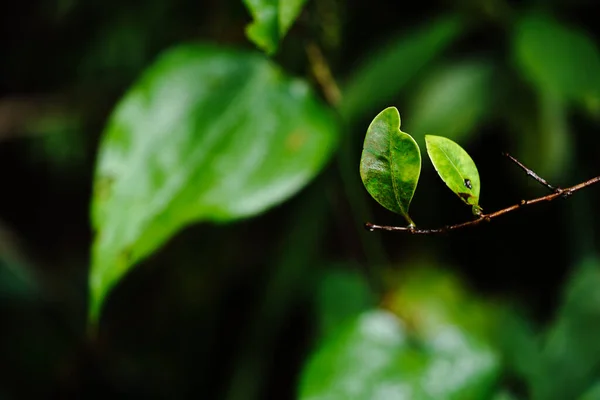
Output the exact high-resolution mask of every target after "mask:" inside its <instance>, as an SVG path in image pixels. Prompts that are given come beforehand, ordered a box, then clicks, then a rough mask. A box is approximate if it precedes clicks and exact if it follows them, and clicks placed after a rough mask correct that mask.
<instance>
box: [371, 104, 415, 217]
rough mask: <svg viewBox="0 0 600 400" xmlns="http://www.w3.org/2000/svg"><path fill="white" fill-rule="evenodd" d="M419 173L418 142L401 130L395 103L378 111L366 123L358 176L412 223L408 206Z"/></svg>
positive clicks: (391, 209) (383, 202)
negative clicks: (370, 120)
mask: <svg viewBox="0 0 600 400" xmlns="http://www.w3.org/2000/svg"><path fill="white" fill-rule="evenodd" d="M420 174H421V152H420V151H419V146H418V145H417V142H415V140H414V139H413V138H412V137H411V136H410V135H409V134H407V133H404V132H402V131H401V130H400V114H399V113H398V109H396V107H388V108H386V109H385V110H383V111H382V112H380V113H379V114H378V115H377V116H376V117H375V119H373V121H372V122H371V124H370V125H369V128H368V129H367V135H366V137H365V142H364V146H363V151H362V156H361V160H360V177H361V178H362V181H363V184H364V185H365V188H366V189H367V191H368V192H369V194H370V195H371V196H373V198H374V199H375V200H376V201H377V202H378V203H379V204H381V205H382V206H384V207H385V208H387V209H388V210H390V211H393V212H395V213H398V214H400V215H402V216H403V217H404V218H405V219H406V221H407V222H408V223H409V225H414V223H413V221H412V220H411V219H410V217H409V215H408V207H409V206H410V202H411V200H412V197H413V195H414V193H415V189H416V188H417V183H418V181H419V175H420Z"/></svg>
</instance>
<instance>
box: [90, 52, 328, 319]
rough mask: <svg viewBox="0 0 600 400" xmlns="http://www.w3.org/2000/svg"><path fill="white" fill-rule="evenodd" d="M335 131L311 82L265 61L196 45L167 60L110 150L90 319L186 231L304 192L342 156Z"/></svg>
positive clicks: (98, 183)
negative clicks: (131, 274) (137, 268)
mask: <svg viewBox="0 0 600 400" xmlns="http://www.w3.org/2000/svg"><path fill="white" fill-rule="evenodd" d="M337 129H338V126H337V121H336V119H335V117H334V115H333V113H332V112H331V110H329V109H328V108H326V107H325V106H324V104H323V103H322V102H321V101H319V100H318V99H317V97H316V96H315V95H314V93H313V92H312V91H311V90H310V88H309V87H308V85H307V84H306V83H305V82H303V81H300V80H297V79H291V78H289V77H287V76H286V75H285V74H284V73H283V72H282V71H281V70H280V69H279V68H277V67H276V66H275V65H274V64H272V63H271V62H269V61H268V60H266V59H265V58H264V57H262V56H260V55H257V54H252V53H247V52H241V51H236V50H233V49H227V48H223V47H217V46H210V45H186V46H179V47H176V48H174V49H172V50H169V51H167V52H166V53H165V54H163V55H162V56H161V57H159V59H158V61H157V62H156V63H155V64H153V65H151V66H150V67H149V69H148V70H147V71H146V72H145V73H144V74H143V76H142V77H141V79H140V80H139V81H138V82H137V83H136V84H135V85H134V87H133V88H132V89H131V90H130V91H129V92H128V93H127V94H126V95H125V97H124V98H123V99H122V100H121V102H120V103H119V104H118V105H117V107H116V109H115V111H114V113H113V115H112V116H111V118H110V120H109V123H108V126H107V128H106V131H105V132H104V136H103V139H102V142H101V145H100V151H99V155H98V164H97V167H96V176H95V183H94V186H95V188H94V194H93V203H92V215H91V217H92V224H93V228H94V230H95V231H96V237H95V242H94V245H93V251H92V266H91V272H90V278H89V281H90V296H91V301H90V321H91V322H92V323H93V322H96V320H97V318H98V315H99V312H100V307H101V305H102V303H103V301H104V298H105V296H106V295H107V293H108V292H109V291H110V290H111V288H112V287H113V286H114V285H115V284H116V283H117V282H118V281H119V280H120V279H121V278H122V277H123V276H124V274H125V273H126V272H127V271H128V270H129V269H130V268H131V267H132V266H133V265H135V264H136V263H137V262H139V261H140V260H142V259H143V258H145V257H146V256H148V255H149V254H151V253H152V252H154V251H155V250H156V249H157V248H159V247H160V246H162V245H163V244H164V243H165V242H166V241H167V240H168V239H169V238H170V237H171V236H173V235H174V234H175V233H177V232H178V231H179V230H180V229H182V228H183V227H185V226H186V225H189V224H191V223H193V222H198V221H215V222H228V221H234V220H237V219H241V218H246V217H250V216H253V215H256V214H258V213H261V212H264V211H265V210H267V209H269V208H270V207H272V206H274V205H276V204H278V203H281V202H282V201H284V200H286V199H287V198H289V197H290V196H292V195H293V194H295V193H296V192H298V191H299V190H300V189H301V188H302V187H304V186H305V185H306V184H307V183H308V182H309V181H310V180H311V179H312V178H313V177H314V176H315V175H316V174H317V173H318V172H319V171H320V169H321V168H322V167H323V166H324V164H325V162H326V161H327V159H328V158H329V157H330V155H331V154H332V153H333V150H334V148H335V145H336V140H337Z"/></svg>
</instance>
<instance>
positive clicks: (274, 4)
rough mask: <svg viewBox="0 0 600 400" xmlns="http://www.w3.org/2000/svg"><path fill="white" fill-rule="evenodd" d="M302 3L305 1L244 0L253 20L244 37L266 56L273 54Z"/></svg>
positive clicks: (296, 15)
mask: <svg viewBox="0 0 600 400" xmlns="http://www.w3.org/2000/svg"><path fill="white" fill-rule="evenodd" d="M304 3H306V0H244V4H246V7H247V8H248V10H249V11H250V14H251V15H252V18H253V22H251V23H250V24H249V25H248V26H247V27H246V35H247V36H248V38H249V39H250V40H251V41H253V42H254V43H255V44H256V45H257V46H258V47H259V48H261V49H262V50H264V51H265V52H266V53H267V54H273V53H274V52H275V51H276V50H277V46H278V44H279V42H280V41H281V40H282V39H283V37H284V36H285V34H286V33H287V31H288V30H289V29H290V27H291V26H292V24H293V22H294V20H295V19H296V17H298V15H299V14H300V11H301V10H302V7H303V6H304Z"/></svg>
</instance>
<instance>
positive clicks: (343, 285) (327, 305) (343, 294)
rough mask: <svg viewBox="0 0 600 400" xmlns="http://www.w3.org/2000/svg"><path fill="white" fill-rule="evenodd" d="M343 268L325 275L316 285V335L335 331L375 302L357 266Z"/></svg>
mask: <svg viewBox="0 0 600 400" xmlns="http://www.w3.org/2000/svg"><path fill="white" fill-rule="evenodd" d="M344 267H345V268H343V269H342V266H340V267H337V268H335V269H328V270H327V271H325V272H324V273H323V274H322V276H321V279H320V282H319V285H318V297H317V307H318V316H319V321H320V323H319V331H320V333H321V334H322V335H328V334H329V333H330V332H333V331H335V330H337V329H338V328H340V327H342V326H344V323H345V322H346V321H348V320H351V319H352V318H355V317H356V316H357V315H359V314H360V313H362V312H363V311H366V310H368V309H370V308H371V307H373V306H374V305H375V298H374V296H373V293H372V291H371V289H370V288H369V286H368V285H367V282H366V281H365V277H364V274H360V273H358V272H357V271H358V266H354V265H349V266H347V265H344ZM350 268H355V270H354V271H352V270H350Z"/></svg>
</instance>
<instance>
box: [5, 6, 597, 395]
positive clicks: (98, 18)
mask: <svg viewBox="0 0 600 400" xmlns="http://www.w3.org/2000/svg"><path fill="white" fill-rule="evenodd" d="M484 3H485V4H488V3H489V4H496V5H499V7H506V8H507V9H511V10H513V11H514V10H521V9H527V8H528V7H536V6H537V5H536V2H533V1H529V2H528V1H511V2H500V1H498V2H477V1H466V0H465V1H458V2H451V1H436V2H412V3H406V2H389V1H382V0H371V1H368V2H366V1H358V0H354V1H346V2H344V1H341V0H337V1H336V0H321V1H310V2H309V3H308V4H307V6H306V9H305V10H304V12H303V14H302V15H301V16H300V18H299V19H298V21H297V22H296V24H295V25H294V27H293V28H292V30H291V31H290V33H289V34H288V36H287V37H286V39H285V40H284V41H283V43H282V45H281V49H280V51H279V52H278V53H277V55H276V56H275V57H274V58H275V60H276V62H277V63H279V64H280V65H281V66H282V67H283V68H284V69H285V70H286V71H288V72H289V73H291V74H294V75H298V76H305V77H306V78H307V79H309V80H311V82H313V84H314V87H315V88H316V89H317V90H318V85H317V84H316V83H315V82H314V78H313V77H312V76H311V75H310V71H309V68H308V63H307V59H306V55H305V53H304V52H303V51H302V44H303V43H305V41H306V40H308V39H312V40H316V41H317V42H318V43H319V44H320V45H321V47H322V49H323V52H324V54H325V56H326V57H327V59H328V60H329V61H330V64H331V68H332V71H333V73H334V76H335V77H336V78H337V79H338V81H339V82H340V83H341V84H342V87H343V82H344V79H345V78H347V77H348V76H350V74H351V72H352V71H353V69H354V68H355V67H356V66H357V65H358V64H359V63H360V62H361V61H362V60H364V59H366V58H368V57H369V54H370V52H371V51H372V50H373V49H375V48H377V47H379V46H380V45H381V44H382V43H384V42H386V41H387V39H388V38H389V37H391V36H396V35H401V34H404V33H405V32H410V30H411V29H413V28H415V27H417V26H421V25H423V24H426V23H427V22H428V21H430V20H432V18H434V17H435V16H437V15H439V14H441V13H445V12H451V11H455V12H458V13H460V14H462V15H463V16H465V17H466V18H467V19H468V20H469V21H470V23H471V24H472V26H473V28H472V29H471V30H470V31H469V33H468V34H466V35H463V36H462V37H461V39H460V40H459V41H457V42H456V43H454V44H453V45H452V46H451V47H450V49H448V50H446V51H445V53H444V54H445V56H444V57H445V58H446V59H448V60H453V59H460V58H464V57H469V56H472V55H481V54H485V55H488V56H489V57H490V58H491V59H493V60H495V61H496V62H497V63H498V64H499V65H502V66H503V68H504V71H505V72H506V75H507V76H514V75H516V72H515V71H514V70H513V67H512V66H511V62H510V60H509V58H510V57H509V54H508V53H509V50H508V48H509V43H508V41H509V38H508V36H507V34H506V29H507V27H506V24H505V23H504V22H498V21H497V20H495V19H494V18H490V17H489V16H488V15H487V14H486V12H485V10H484V7H483V6H482V5H483V4H484ZM537 3H544V4H543V5H542V7H543V8H546V9H548V10H551V11H552V12H553V13H554V14H555V15H558V16H560V18H561V21H564V22H566V23H570V24H572V25H574V26H577V27H578V28H580V29H583V30H585V31H586V32H587V33H588V34H589V36H590V37H591V38H593V39H594V41H595V42H598V41H599V40H600V30H599V29H598V25H597V24H596V22H597V16H598V11H600V8H599V7H598V6H597V5H595V2H593V1H577V2H568V1H550V2H537ZM4 7H5V9H4V11H3V12H2V13H0V30H1V32H2V33H1V35H0V38H1V39H0V49H1V53H0V54H1V57H0V182H1V192H0V256H1V257H2V259H1V261H0V262H1V263H2V268H3V269H2V273H1V274H0V357H1V358H0V369H1V370H2V371H1V373H0V398H8V399H12V398H15V399H17V398H75V397H76V398H96V397H100V396H116V397H117V398H121V397H123V398H188V397H189V398H227V396H226V393H227V392H228V390H229V389H231V385H234V383H232V382H238V383H239V382H246V383H247V381H245V380H244V379H247V380H249V381H251V382H252V384H255V385H257V387H258V389H257V391H256V395H255V396H256V397H248V398H260V399H286V398H295V393H296V386H297V382H298V377H299V374H300V371H301V369H302V365H303V363H304V361H305V359H306V357H307V356H308V355H309V354H310V352H311V349H313V348H314V346H316V345H317V344H318V343H319V335H318V326H317V325H318V324H317V320H318V318H317V316H316V312H317V311H315V310H316V309H317V308H318V307H316V306H315V294H314V293H315V285H317V283H315V282H316V281H318V280H319V277H320V276H321V275H322V274H323V273H326V272H327V270H328V269H341V270H344V271H351V272H352V273H358V274H359V275H360V276H361V277H362V278H363V279H364V280H365V281H366V282H368V284H369V285H370V287H371V289H372V291H373V293H374V294H375V296H376V298H381V296H383V295H384V294H385V293H386V291H387V290H388V289H387V288H386V283H385V280H384V279H383V278H382V275H383V274H382V273H381V271H382V270H386V271H389V270H391V271H399V270H402V269H403V268H404V267H405V266H407V265H408V264H410V263H411V262H412V261H411V260H414V259H419V258H420V257H425V256H427V257H435V259H437V260H443V263H444V265H447V266H449V268H450V270H451V271H452V272H453V273H456V274H457V275H458V276H460V277H462V279H463V280H464V281H465V282H466V283H467V285H468V286H469V287H470V288H472V290H473V291H474V292H477V293H478V294H479V295H481V296H482V297H484V298H492V297H502V298H507V299H510V300H511V301H515V302H517V303H519V304H522V305H523V307H524V308H526V309H527V310H528V313H529V316H530V318H531V320H532V321H534V322H535V323H537V324H540V325H542V326H543V325H544V324H546V323H548V321H551V320H552V318H553V315H554V314H555V312H556V309H557V307H558V304H559V298H560V297H559V296H560V292H561V290H562V288H563V285H564V281H565V279H566V277H567V276H568V274H569V272H570V271H571V270H572V268H573V265H574V264H575V263H577V262H578V261H579V260H580V259H581V258H582V257H583V255H585V254H589V253H591V252H593V250H594V249H595V248H596V247H597V245H598V239H597V236H596V232H597V229H598V227H599V224H600V221H599V213H598V210H597V207H595V205H596V204H598V202H599V201H600V191H599V190H598V188H597V187H592V188H590V189H587V190H585V191H582V192H579V193H577V194H576V195H575V196H573V197H572V198H570V199H568V200H567V201H562V200H559V201H555V202H551V203H548V204H541V205H538V206H535V207H532V208H529V209H526V210H521V211H518V212H515V213H512V214H509V215H507V216H505V217H503V218H500V219H498V220H495V221H494V222H493V223H491V224H487V225H482V226H480V227H477V228H475V229H472V230H464V231H460V232H455V233H452V234H450V235H446V236H440V237H437V236H436V237H431V236H418V237H413V236H408V235H402V234H395V233H369V232H366V231H364V229H363V227H362V223H363V222H365V221H364V220H362V215H361V214H357V211H356V210H357V209H356V208H355V205H356V204H357V202H358V204H359V209H360V204H363V205H364V206H366V207H367V209H368V212H369V213H372V220H373V222H376V223H382V224H388V223H389V224H394V223H398V224H401V223H402V221H401V220H400V218H399V217H397V216H393V215H391V214H390V213H389V212H388V211H387V210H385V209H383V208H382V207H380V206H379V205H378V204H377V203H375V201H373V200H372V199H371V198H370V197H368V194H367V193H366V191H365V190H364V188H362V186H361V184H360V180H359V177H358V162H359V157H360V151H361V148H362V140H363V139H364V133H365V132H366V127H367V126H368V124H369V122H370V120H371V119H372V118H373V116H374V115H375V113H376V112H378V110H380V109H382V108H383V106H384V105H378V104H377V105H374V111H373V113H371V114H370V115H368V116H366V117H363V118H359V119H358V120H357V121H355V122H354V123H352V124H351V126H345V128H344V134H345V144H344V145H343V146H342V147H340V150H339V152H340V153H343V152H346V156H347V157H348V158H349V160H350V161H349V164H350V165H352V166H353V167H352V168H354V171H352V170H350V173H354V174H355V175H354V176H352V179H353V181H352V182H351V185H353V187H352V188H351V189H350V190H347V189H345V186H344V185H345V184H344V183H343V181H342V179H341V178H340V176H341V175H342V174H343V172H340V168H342V167H340V165H343V164H341V163H339V162H338V160H339V158H340V157H343V156H339V155H338V156H336V157H334V158H333V159H332V160H331V162H330V163H329V164H328V166H327V168H326V169H325V170H323V172H322V173H321V174H320V175H319V176H318V177H317V178H316V179H315V180H314V181H313V182H311V183H310V185H309V186H308V187H306V188H305V189H303V190H302V191H301V192H300V193H298V194H297V195H296V196H294V197H293V198H291V199H289V200H288V201H286V202H285V203H283V204H281V205H280V206H277V207H275V208H273V209H271V210H269V211H268V212H266V213H264V214H263V215H259V216H256V217H254V218H251V219H247V220H243V221H239V222H235V223H231V224H226V225H214V224H210V223H204V224H196V225H193V226H189V227H187V228H186V229H184V230H183V231H182V232H180V233H179V234H177V235H176V237H174V238H173V239H172V240H170V241H169V243H168V244H167V245H166V246H164V247H163V248H161V249H160V250H159V251H158V252H157V253H155V254H154V255H153V256H152V257H150V258H149V259H147V260H145V261H144V262H142V263H141V265H140V266H139V267H138V268H135V269H133V271H132V272H131V273H129V274H128V275H127V276H126V278H125V279H124V280H123V281H122V282H121V283H120V284H119V285H118V287H117V288H116V289H115V290H114V291H113V292H112V293H111V295H110V298H109V300H108V302H107V305H106V307H105V309H104V312H103V316H102V319H101V325H100V331H99V335H98V338H97V339H96V340H93V341H91V340H88V339H87V338H86V336H85V332H86V331H85V318H86V317H85V313H86V306H87V273H88V268H89V249H90V245H91V242H92V240H93V235H92V232H91V228H90V223H89V218H88V214H89V204H90V201H91V196H92V193H91V189H92V181H93V171H94V165H95V160H96V151H97V149H98V145H99V140H100V138H101V134H102V131H103V128H104V124H105V121H106V118H107V116H108V115H109V114H110V112H111V110H112V107H113V106H114V104H115V102H116V101H117V100H118V99H119V98H120V96H121V95H122V94H124V93H125V92H126V90H127V89H128V87H129V86H130V85H131V84H132V83H133V82H134V81H135V79H136V78H137V77H138V75H139V74H140V73H141V72H142V71H143V70H144V68H145V67H147V66H148V65H149V64H150V63H151V62H152V61H153V60H154V58H155V57H156V56H157V54H159V53H160V52H161V51H162V50H164V49H166V48H168V47H169V46H171V45H174V44H177V43H180V42H183V41H189V40H203V41H212V42H217V43H222V44H228V45H235V46H239V47H243V48H248V49H253V48H254V46H253V45H252V44H251V43H250V42H248V40H247V39H246V37H245V35H244V26H245V25H246V24H247V23H248V22H249V21H250V16H249V14H248V13H247V11H246V9H245V7H244V5H243V4H242V3H241V2H238V1H232V0H228V1H217V0H212V1H208V0H202V1H188V0H153V1H151V2H140V1H130V2H117V1H108V2H106V1H96V0H88V1H83V0H72V1H58V0H54V1H50V0H46V1H36V2H18V1H12V2H9V3H7V5H5V6H4ZM514 12H516V11H514ZM426 77H427V75H426V74H421V75H418V76H417V78H415V79H414V80H413V81H411V82H410V83H409V86H408V89H407V90H406V91H404V92H403V93H401V94H399V95H398V96H397V98H396V99H395V101H394V102H393V104H394V105H396V106H397V107H398V108H399V109H400V112H401V114H402V115H403V121H405V120H406V121H409V120H410V115H406V114H405V113H404V112H403V107H408V105H409V104H410V103H411V93H412V92H413V90H412V88H414V89H415V90H417V89H416V88H418V86H419V84H420V82H421V81H422V80H423V79H426ZM515 82H516V83H515ZM511 85H512V86H511V90H512V92H511V93H512V94H511V95H510V96H509V97H504V98H500V100H498V107H497V111H498V110H500V111H499V112H498V114H502V111H501V110H502V109H503V106H504V105H506V104H507V103H518V104H520V103H522V104H523V105H524V106H523V107H524V108H523V109H524V110H528V109H531V110H533V112H534V113H535V110H536V105H535V102H533V103H532V101H531V100H532V99H534V96H532V89H531V88H530V87H527V85H526V84H525V83H524V82H523V80H521V79H520V78H515V79H514V81H513V83H511ZM54 110H58V111H57V112H58V113H59V114H60V115H75V116H76V117H77V118H78V119H77V121H78V122H79V123H78V124H74V125H71V124H69V123H68V121H67V122H65V121H64V120H61V121H62V122H61V124H60V125H58V127H57V128H56V129H52V128H48V127H47V126H44V127H43V128H40V127H39V126H37V125H35V122H36V120H37V119H38V118H39V117H40V116H43V115H46V114H47V113H49V112H51V111H54ZM534 113H532V114H530V115H531V118H532V119H533V118H534V116H533V115H534ZM498 114H496V115H495V116H494V117H492V118H489V119H487V120H486V121H484V122H482V123H481V124H479V125H478V126H477V128H476V129H475V130H474V132H473V133H472V134H470V135H469V137H468V139H465V140H463V141H462V142H461V144H462V145H463V146H464V147H465V148H466V149H467V150H468V152H469V153H470V154H471V156H472V157H473V159H474V160H475V162H476V163H477V166H478V169H479V172H480V176H481V181H482V197H481V202H482V206H483V207H484V209H485V210H486V211H491V210H495V209H498V208H502V207H504V206H507V205H510V204H513V203H516V202H518V201H519V200H520V199H522V198H533V197H537V196H540V195H543V194H545V193H546V192H545V189H544V188H543V187H541V186H539V185H538V184H536V183H535V182H533V181H532V180H531V179H529V178H528V177H526V176H525V174H524V173H523V172H522V171H520V170H519V169H518V168H517V167H516V166H515V165H513V164H512V163H511V162H510V161H509V160H507V159H506V158H504V157H502V155H501V152H503V151H508V152H511V153H513V152H516V153H518V154H519V157H520V159H521V161H522V162H524V163H525V164H526V165H529V164H535V163H534V162H529V163H528V159H529V158H528V156H529V155H531V159H534V158H535V157H537V156H539V155H538V154H535V152H536V150H535V146H533V147H531V146H530V147H526V146H524V145H523V144H522V142H521V141H522V140H524V139H523V136H526V135H528V132H527V131H526V130H522V131H520V132H519V133H518V134H514V133H512V131H511V130H510V128H509V127H508V126H507V123H506V121H505V120H504V119H502V118H501V117H500V116H499V115H498ZM525 114H527V112H525ZM407 123H408V122H407ZM568 123H569V127H570V135H571V136H570V140H571V143H572V144H573V147H572V150H570V154H569V160H571V161H570V162H568V163H566V164H565V167H564V168H561V170H560V171H558V172H557V173H555V174H553V176H547V178H548V179H549V180H551V182H552V183H554V184H556V185H561V186H570V185H573V184H576V183H578V182H580V181H583V180H585V179H588V178H590V177H593V176H596V175H598V174H600V172H599V171H600V168H599V165H598V162H597V159H598V158H597V157H598V151H597V149H598V145H599V144H600V141H599V139H598V137H599V136H598V132H597V128H598V124H597V121H595V120H594V119H593V118H589V117H588V116H586V115H583V113H582V112H579V111H574V112H570V113H569V117H568ZM531 134H532V135H533V133H531ZM565 151H567V150H565ZM427 162H428V161H425V160H424V167H423V172H422V176H421V181H420V185H419V188H418V189H417V193H416V195H415V198H414V201H413V205H412V214H411V215H412V217H413V219H414V220H415V221H417V223H418V224H419V225H422V226H428V227H436V226H440V225H445V224H449V223H454V222H460V221H463V220H466V219H468V218H470V214H469V212H470V211H469V210H468V209H467V208H466V207H464V206H463V205H462V204H461V203H460V202H459V201H457V200H456V197H455V195H454V194H452V193H451V192H450V191H449V190H447V188H446V187H445V186H444V185H443V184H442V183H441V181H439V178H438V177H437V175H436V174H435V171H434V170H433V168H431V166H430V164H427ZM349 193H353V195H350V196H349ZM353 196H362V198H361V199H358V200H357V199H356V198H353ZM302 213H306V215H309V214H310V215H312V216H313V217H304V214H302ZM315 215H319V216H320V217H314V216H315ZM311 218H312V219H311ZM306 220H309V221H313V220H316V222H306ZM302 221H304V223H302ZM290 235H295V236H292V237H291V238H290ZM290 243H292V244H290ZM302 246H303V247H302ZM294 249H296V251H297V252H298V253H295V252H294V251H295V250H294ZM306 249H308V250H309V253H311V254H306ZM281 260H288V261H287V262H288V263H289V262H292V263H293V262H294V260H296V262H297V263H300V265H301V269H302V273H301V276H302V280H301V282H290V281H289V279H288V280H286V278H285V274H284V277H283V278H282V281H277V282H280V283H281V282H283V283H282V284H281V285H280V286H278V285H279V284H276V285H275V286H273V279H275V278H273V277H274V276H279V275H276V274H277V273H278V272H277V271H278V268H279V267H280V264H281ZM290 260H292V261H290ZM303 263H306V265H305V266H303ZM269 288H272V290H271V289H269ZM273 288H274V289H273ZM269 290H271V291H269ZM266 293H271V297H268V298H267V297H266ZM273 293H274V294H273ZM290 293H291V294H290ZM265 299H269V300H265ZM272 299H276V300H275V303H277V305H276V306H274V307H271V308H270V307H269V302H271V301H273V300H272ZM282 299H285V300H282ZM265 304H266V305H265ZM265 310H267V311H265ZM269 310H271V311H269ZM273 310H275V311H273ZM257 338H258V339H257ZM261 338H262V339H261ZM256 343H262V344H261V345H257V344H256ZM261 346H262V347H261ZM244 366H245V367H244ZM244 368H246V370H244ZM248 369H249V370H251V371H252V373H253V374H255V375H252V374H249V372H248ZM238 374H241V375H239V376H241V377H242V378H239V376H238ZM244 374H246V375H244ZM244 376H246V378H244ZM234 377H238V378H234ZM235 379H241V380H237V381H236V380H235ZM517 386H518V385H517Z"/></svg>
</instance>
